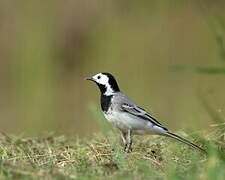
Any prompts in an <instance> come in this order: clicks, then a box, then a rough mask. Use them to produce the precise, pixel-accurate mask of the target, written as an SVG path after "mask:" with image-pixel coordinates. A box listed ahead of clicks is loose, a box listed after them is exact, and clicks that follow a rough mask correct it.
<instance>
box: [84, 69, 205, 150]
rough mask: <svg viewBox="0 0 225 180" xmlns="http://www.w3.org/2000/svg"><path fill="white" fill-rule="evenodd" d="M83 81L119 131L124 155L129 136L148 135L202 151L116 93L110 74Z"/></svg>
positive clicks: (106, 116)
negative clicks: (94, 87)
mask: <svg viewBox="0 0 225 180" xmlns="http://www.w3.org/2000/svg"><path fill="white" fill-rule="evenodd" d="M85 79H86V80H90V81H93V82H95V83H96V84H97V86H98V87H99V89H100V93H101V96H100V102H101V109H102V111H103V114H104V117H105V118H106V119H107V120H108V121H109V122H110V123H111V124H112V125H113V126H114V127H116V128H117V129H119V131H120V132H121V138H122V141H123V144H124V152H126V153H129V152H131V151H132V137H133V135H148V134H153V135H162V136H167V137H171V138H173V139H176V140H178V141H181V142H183V143H185V144H187V145H189V146H190V147H192V148H194V149H197V150H199V151H202V152H205V150H204V149H203V148H201V147H199V146H197V145H196V144H194V143H192V142H190V141H189V140H187V139H185V138H183V137H181V136H178V135H176V134H174V133H172V132H171V131H169V130H168V129H167V128H166V127H164V126H163V125H162V124H161V123H160V122H159V121H157V120H156V118H154V117H153V116H152V115H151V114H150V113H148V112H147V111H146V110H145V109H144V108H142V107H140V106H139V105H137V104H136V103H135V102H134V101H132V100H130V99H129V98H128V97H127V96H126V95H125V94H124V93H122V92H121V91H120V88H119V86H118V84H117V81H116V79H115V78H114V76H113V75H112V74H110V73H107V72H101V73H98V74H96V75H94V76H91V77H87V78H85Z"/></svg>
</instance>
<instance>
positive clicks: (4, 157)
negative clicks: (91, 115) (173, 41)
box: [0, 124, 225, 180]
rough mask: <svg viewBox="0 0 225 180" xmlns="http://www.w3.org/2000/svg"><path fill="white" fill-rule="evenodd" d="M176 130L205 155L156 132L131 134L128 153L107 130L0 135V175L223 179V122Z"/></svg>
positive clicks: (224, 161) (224, 163)
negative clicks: (78, 134)
mask: <svg viewBox="0 0 225 180" xmlns="http://www.w3.org/2000/svg"><path fill="white" fill-rule="evenodd" d="M179 134H180V135H182V136H184V137H186V138H188V139H190V140H192V141H193V142H194V143H197V144H198V145H201V146H203V147H205V148H207V149H208V151H209V154H208V155H205V154H202V153H199V152H198V151H195V150H193V149H191V148H189V147H188V146H186V145H185V144H182V143H179V142H176V141H174V140H171V139H169V138H166V137H160V136H136V137H135V138H134V148H133V152H132V153H129V154H126V153H124V152H123V151H122V146H120V141H119V136H117V135H116V136H115V134H114V133H112V132H111V131H110V132H107V134H106V135H103V134H95V135H93V136H92V137H88V138H84V139H79V138H71V137H65V136H58V137H57V136H55V135H54V134H48V135H43V137H33V138H29V137H18V136H8V135H6V134H1V135H0V155H1V159H0V179H106V178H107V179H137V180H138V179H147V178H151V179H215V180H216V179H221V180H222V179H224V178H225V171H224V169H225V133H224V124H218V125H214V126H213V128H212V129H211V130H210V129H209V130H207V133H206V132H201V133H200V134H198V135H197V134H192V135H187V134H184V133H182V132H180V133H179ZM201 137H202V138H201ZM203 137H204V138H203Z"/></svg>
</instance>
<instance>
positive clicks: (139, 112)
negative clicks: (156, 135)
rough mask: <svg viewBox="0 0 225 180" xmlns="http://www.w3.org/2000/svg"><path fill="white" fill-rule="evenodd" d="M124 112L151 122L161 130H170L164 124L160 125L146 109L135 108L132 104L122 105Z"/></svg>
mask: <svg viewBox="0 0 225 180" xmlns="http://www.w3.org/2000/svg"><path fill="white" fill-rule="evenodd" d="M121 109H122V111H125V112H128V113H130V114H132V115H134V116H137V117H139V118H141V119H144V120H147V121H150V122H151V123H153V124H154V125H156V126H159V127H161V128H163V129H164V130H166V131H167V130H168V129H166V128H165V127H163V126H162V124H160V123H159V122H158V121H157V120H156V119H155V118H154V117H152V116H151V115H150V114H149V113H147V112H146V111H145V110H144V109H142V108H140V107H138V106H134V105H130V104H122V106H121Z"/></svg>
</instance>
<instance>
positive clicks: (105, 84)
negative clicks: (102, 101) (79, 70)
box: [85, 73, 120, 96]
mask: <svg viewBox="0 0 225 180" xmlns="http://www.w3.org/2000/svg"><path fill="white" fill-rule="evenodd" d="M85 79H86V80H90V81H94V82H95V83H96V84H97V85H98V87H99V89H100V91H101V93H102V94H104V95H106V96H107V95H108V96H109V95H112V94H113V93H115V92H118V91H120V89H119V86H118V84H117V82H116V79H115V78H114V77H113V75H112V74H110V73H98V74H96V75H94V76H92V77H87V78H85Z"/></svg>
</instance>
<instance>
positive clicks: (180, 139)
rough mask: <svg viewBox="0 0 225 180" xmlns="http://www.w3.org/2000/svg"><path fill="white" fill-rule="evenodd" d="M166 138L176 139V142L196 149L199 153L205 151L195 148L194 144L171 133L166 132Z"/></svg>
mask: <svg viewBox="0 0 225 180" xmlns="http://www.w3.org/2000/svg"><path fill="white" fill-rule="evenodd" d="M166 136H169V137H172V138H174V139H177V140H178V141H181V142H183V143H185V144H187V145H189V146H191V147H192V148H194V149H197V150H199V151H202V152H204V153H206V151H205V150H204V149H202V148H201V147H199V146H197V145H196V144H194V143H192V142H190V141H188V140H187V139H184V138H182V137H180V136H178V135H176V134H173V133H171V132H167V133H166Z"/></svg>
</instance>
